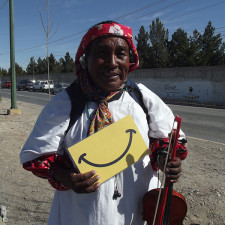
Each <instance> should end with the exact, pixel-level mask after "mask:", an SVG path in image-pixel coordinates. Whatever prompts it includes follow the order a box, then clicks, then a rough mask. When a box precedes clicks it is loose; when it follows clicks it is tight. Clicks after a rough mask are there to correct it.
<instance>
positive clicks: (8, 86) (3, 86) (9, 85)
mask: <svg viewBox="0 0 225 225" xmlns="http://www.w3.org/2000/svg"><path fill="white" fill-rule="evenodd" d="M2 88H11V81H3V82H2Z"/></svg>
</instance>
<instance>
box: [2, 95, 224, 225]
mask: <svg viewBox="0 0 225 225" xmlns="http://www.w3.org/2000/svg"><path fill="white" fill-rule="evenodd" d="M17 107H18V108H20V109H21V111H22V114H21V115H6V114H7V109H9V108H10V99H6V98H3V99H2V101H1V102H0V124H1V129H0V143H1V144H0V160H1V170H0V177H1V182H0V205H2V206H5V207H6V212H7V214H6V217H7V221H8V222H7V223H6V224H10V225H11V224H13V225H17V224H18V225H26V224H33V225H43V224H46V223H47V218H48V214H49V211H50V207H51V201H52V197H53V194H54V190H53V188H51V186H50V185H49V184H48V182H47V181H46V180H43V179H40V178H37V177H35V176H34V175H32V174H31V173H29V172H27V171H25V170H24V169H23V168H22V167H21V165H20V162H19V153H20V151H21V148H22V146H23V145H24V143H25V141H26V139H27V137H28V135H29V134H30V132H31V130H32V127H33V126H34V123H35V121H36V119H37V116H38V115H39V113H40V112H41V110H42V108H43V107H41V106H38V105H33V104H28V103H24V102H17ZM188 149H189V155H188V158H187V159H186V160H185V161H184V162H183V172H182V177H181V179H180V181H179V182H178V183H177V184H175V185H174V189H175V190H176V191H180V192H181V193H182V194H183V195H184V196H185V198H186V201H187V204H188V213H187V216H186V218H185V220H184V225H190V224H201V225H224V224H225V211H224V209H225V182H224V181H225V170H224V168H225V165H224V162H225V145H223V144H218V143H213V142H210V141H203V140H197V139H193V138H188ZM1 211H2V213H3V210H1ZM0 224H5V223H4V222H3V221H2V218H1V217H0Z"/></svg>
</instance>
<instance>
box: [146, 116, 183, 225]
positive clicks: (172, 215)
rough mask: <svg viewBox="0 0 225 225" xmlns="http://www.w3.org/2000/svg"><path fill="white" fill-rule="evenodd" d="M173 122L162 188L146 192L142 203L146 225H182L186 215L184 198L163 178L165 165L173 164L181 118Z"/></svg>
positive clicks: (167, 179)
mask: <svg viewBox="0 0 225 225" xmlns="http://www.w3.org/2000/svg"><path fill="white" fill-rule="evenodd" d="M174 122H176V123H177V126H176V129H174V128H173V129H172V131H171V133H170V142H169V145H168V150H167V155H166V158H165V164H164V169H163V176H162V184H161V185H162V186H161V188H157V189H153V190H150V191H149V192H147V193H146V194H145V195H144V198H143V201H142V205H143V215H142V216H143V219H144V220H146V221H147V222H148V225H182V222H183V220H184V217H185V216H186V213H187V203H186V200H185V198H184V196H183V195H182V194H180V193H178V192H176V191H175V190H173V183H171V182H170V179H169V178H168V177H166V176H165V169H166V164H167V163H168V162H173V161H174V159H175V156H176V146H177V143H178V138H179V131H180V127H181V117H179V116H176V117H175V119H174ZM173 127H174V125H173ZM165 177H166V178H165ZM164 178H165V179H164Z"/></svg>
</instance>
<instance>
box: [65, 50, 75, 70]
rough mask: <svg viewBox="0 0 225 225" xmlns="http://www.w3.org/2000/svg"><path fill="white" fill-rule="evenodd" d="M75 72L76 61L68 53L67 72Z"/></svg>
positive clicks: (66, 59)
mask: <svg viewBox="0 0 225 225" xmlns="http://www.w3.org/2000/svg"><path fill="white" fill-rule="evenodd" d="M73 71H74V61H73V58H71V57H70V53H69V52H67V53H66V55H65V72H66V73H69V72H73Z"/></svg>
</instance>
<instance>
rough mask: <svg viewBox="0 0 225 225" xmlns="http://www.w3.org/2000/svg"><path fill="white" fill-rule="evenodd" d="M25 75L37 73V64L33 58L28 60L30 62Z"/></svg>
mask: <svg viewBox="0 0 225 225" xmlns="http://www.w3.org/2000/svg"><path fill="white" fill-rule="evenodd" d="M26 72H27V74H36V73H37V63H36V62H35V59H34V57H33V56H32V57H31V58H30V62H29V64H28V65H27V68H26Z"/></svg>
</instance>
